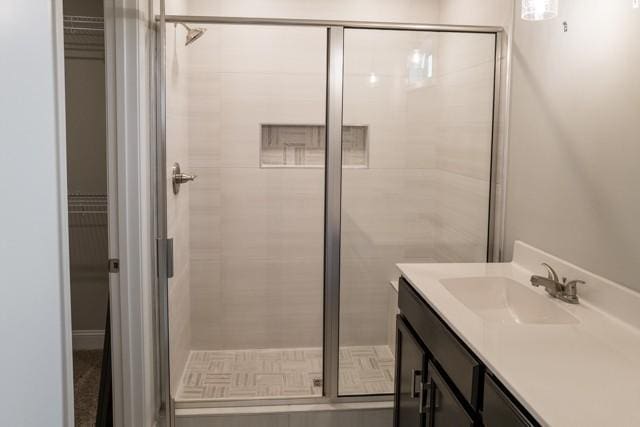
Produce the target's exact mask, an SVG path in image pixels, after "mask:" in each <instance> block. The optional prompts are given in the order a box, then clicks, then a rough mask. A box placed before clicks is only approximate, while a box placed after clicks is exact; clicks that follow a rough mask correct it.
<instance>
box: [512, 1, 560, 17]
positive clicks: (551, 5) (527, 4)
mask: <svg viewBox="0 0 640 427" xmlns="http://www.w3.org/2000/svg"><path fill="white" fill-rule="evenodd" d="M521 16H522V19H524V20H525V21H542V20H545V19H552V18H555V17H556V16H558V0H522V15H521Z"/></svg>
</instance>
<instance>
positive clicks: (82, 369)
mask: <svg viewBox="0 0 640 427" xmlns="http://www.w3.org/2000/svg"><path fill="white" fill-rule="evenodd" d="M101 365H102V350H77V351H74V352H73V394H74V399H73V400H74V404H75V411H74V412H75V420H76V426H81V427H87V426H94V425H95V423H96V411H97V408H98V390H99V388H100V367H101Z"/></svg>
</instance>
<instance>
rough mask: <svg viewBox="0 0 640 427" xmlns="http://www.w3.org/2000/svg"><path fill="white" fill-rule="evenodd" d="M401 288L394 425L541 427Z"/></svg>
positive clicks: (411, 292)
mask: <svg viewBox="0 0 640 427" xmlns="http://www.w3.org/2000/svg"><path fill="white" fill-rule="evenodd" d="M399 284H400V291H399V295H398V306H399V308H400V314H399V315H398V317H397V339H396V361H397V362H396V363H397V365H396V378H397V380H396V393H395V410H394V426H395V427H473V426H478V427H481V426H485V427H512V426H513V427H535V426H539V424H538V423H536V422H535V420H534V419H533V418H532V417H531V416H530V415H529V414H528V413H527V412H526V411H525V410H524V409H523V408H522V406H521V405H520V404H519V403H518V402H517V401H515V399H514V398H513V397H512V396H511V395H510V394H509V393H508V392H507V391H506V390H505V389H504V388H503V387H502V386H501V385H500V384H499V382H498V381H497V380H496V379H495V378H494V377H493V376H492V375H491V374H490V373H489V372H488V370H487V369H486V367H485V366H484V365H483V364H482V363H481V362H480V360H479V359H478V358H477V356H476V355H475V354H473V352H472V351H471V350H470V349H469V348H468V347H467V346H466V345H465V344H464V343H463V342H462V340H460V338H459V337H457V336H456V334H455V333H454V332H453V331H452V330H451V329H450V328H449V326H448V325H447V324H446V323H445V322H444V321H443V320H442V319H441V318H440V316H438V314H436V312H435V311H434V310H433V309H432V308H431V307H430V306H429V304H427V303H426V302H425V301H424V300H423V299H422V298H421V297H420V296H419V295H418V294H417V293H416V292H415V290H413V288H412V287H411V285H409V283H408V282H407V281H406V280H405V279H404V278H403V277H401V278H400V283H399Z"/></svg>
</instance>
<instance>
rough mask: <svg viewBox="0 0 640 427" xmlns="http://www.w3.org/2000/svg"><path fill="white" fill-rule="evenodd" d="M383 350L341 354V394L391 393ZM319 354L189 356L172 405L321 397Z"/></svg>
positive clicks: (390, 362) (389, 360)
mask: <svg viewBox="0 0 640 427" xmlns="http://www.w3.org/2000/svg"><path fill="white" fill-rule="evenodd" d="M394 366H395V361H394V358H393V354H392V353H391V351H390V350H389V348H388V347H387V346H360V347H342V348H341V349H340V384H339V387H340V394H343V395H355V394H384V393H393V375H394ZM320 378H322V349H320V348H307V349H299V348H294V349H267V350H237V351H230V350H225V351H200V350H199V351H192V352H191V354H190V355H189V360H188V361H187V365H186V367H185V370H184V373H183V376H182V381H181V384H180V387H179V389H178V393H177V396H176V400H177V401H190V400H215V399H236V400H237V399H247V398H249V399H251V398H284V397H305V396H320V395H321V394H322V387H321V386H317V385H316V386H314V380H318V379H320Z"/></svg>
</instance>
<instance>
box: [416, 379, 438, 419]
mask: <svg viewBox="0 0 640 427" xmlns="http://www.w3.org/2000/svg"><path fill="white" fill-rule="evenodd" d="M433 388H434V384H433V382H431V380H429V381H427V382H426V383H421V384H420V396H419V398H420V402H419V404H418V412H420V413H421V414H426V413H427V411H428V410H429V409H430V408H431V396H432V395H433V390H432V389H433ZM425 392H426V394H425Z"/></svg>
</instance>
